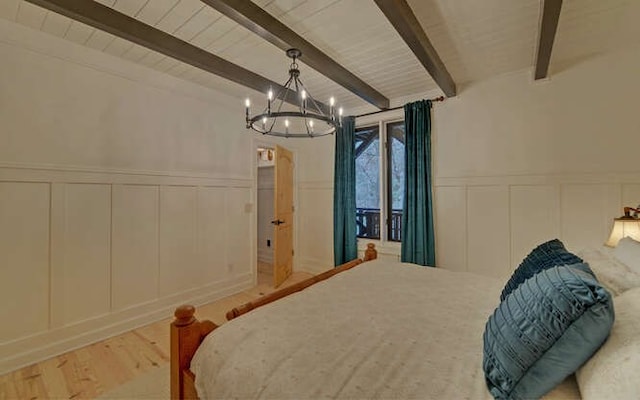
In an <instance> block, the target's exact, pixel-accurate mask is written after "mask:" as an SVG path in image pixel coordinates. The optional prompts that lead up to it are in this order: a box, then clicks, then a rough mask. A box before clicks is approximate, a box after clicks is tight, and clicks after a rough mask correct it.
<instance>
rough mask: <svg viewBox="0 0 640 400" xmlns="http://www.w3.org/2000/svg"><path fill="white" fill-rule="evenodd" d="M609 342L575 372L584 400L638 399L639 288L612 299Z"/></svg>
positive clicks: (639, 359)
mask: <svg viewBox="0 0 640 400" xmlns="http://www.w3.org/2000/svg"><path fill="white" fill-rule="evenodd" d="M613 304H614V307H615V310H616V320H615V322H614V323H613V328H611V334H610V335H609V339H607V341H606V342H605V343H604V344H603V345H602V347H601V348H600V350H598V351H597V352H596V353H595V354H594V355H593V357H591V359H589V361H587V362H586V363H585V364H584V365H583V366H582V367H581V368H580V369H578V372H577V373H576V378H577V380H578V387H579V388H580V394H581V395H582V399H583V400H589V399H597V400H603V399H640V378H639V375H638V373H639V371H640V318H638V316H640V288H635V289H631V290H628V291H626V292H624V293H623V294H622V295H620V296H618V297H616V298H614V299H613Z"/></svg>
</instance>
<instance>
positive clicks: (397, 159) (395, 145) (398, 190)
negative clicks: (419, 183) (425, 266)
mask: <svg viewBox="0 0 640 400" xmlns="http://www.w3.org/2000/svg"><path fill="white" fill-rule="evenodd" d="M387 137H388V141H389V147H388V157H389V159H388V160H389V164H388V168H389V169H388V171H389V183H388V184H389V187H388V191H387V193H389V206H390V209H389V210H388V213H389V216H390V218H389V229H388V231H389V233H388V240H391V241H396V242H399V241H400V240H401V237H400V232H401V230H402V229H401V228H402V206H403V205H402V203H403V201H404V122H394V123H391V124H387Z"/></svg>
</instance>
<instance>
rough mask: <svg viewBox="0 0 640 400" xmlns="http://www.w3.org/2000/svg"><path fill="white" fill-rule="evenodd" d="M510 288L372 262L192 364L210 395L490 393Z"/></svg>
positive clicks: (274, 308)
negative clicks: (489, 366)
mask: <svg viewBox="0 0 640 400" xmlns="http://www.w3.org/2000/svg"><path fill="white" fill-rule="evenodd" d="M501 289H502V282H499V281H496V280H493V279H490V278H484V277H481V276H477V275H472V274H465V273H453V272H449V271H444V270H441V269H436V268H425V267H419V266H415V265H412V264H401V263H389V262H383V261H372V262H367V263H365V264H363V265H360V266H358V267H356V268H354V269H351V270H349V271H346V272H343V273H340V274H338V275H336V276H334V277H333V278H331V279H329V280H327V281H323V282H321V283H318V284H316V285H314V286H312V287H310V288H308V289H306V290H304V291H302V292H299V293H296V294H294V295H291V296H289V297H287V298H285V299H282V300H279V301H277V302H274V303H271V304H269V305H266V306H264V307H262V308H260V309H259V310H257V311H254V312H251V313H248V314H246V315H244V316H242V317H239V318H237V319H235V320H233V321H231V322H229V323H227V324H225V325H223V326H222V327H220V328H218V329H216V330H215V331H213V332H212V334H210V335H209V336H208V337H207V338H206V340H205V341H204V342H203V344H202V346H200V348H199V350H198V351H197V353H196V355H195V357H194V359H193V361H192V363H191V369H192V371H193V372H194V373H195V375H196V389H197V391H198V394H199V396H200V398H202V399H208V398H219V399H220V398H222V399H226V398H242V399H244V398H269V399H320V398H345V399H370V398H383V399H411V398H414V399H490V398H491V396H490V395H489V393H488V391H487V389H486V386H485V382H484V375H483V372H482V333H483V331H484V326H485V323H486V321H487V318H488V316H489V314H490V313H492V312H493V310H494V308H495V307H496V306H497V304H498V302H499V293H500V290H501ZM567 390H568V391H567ZM558 394H559V397H560V398H571V397H576V396H577V394H576V392H575V387H574V386H569V387H568V388H567V387H563V388H561V391H560V393H558Z"/></svg>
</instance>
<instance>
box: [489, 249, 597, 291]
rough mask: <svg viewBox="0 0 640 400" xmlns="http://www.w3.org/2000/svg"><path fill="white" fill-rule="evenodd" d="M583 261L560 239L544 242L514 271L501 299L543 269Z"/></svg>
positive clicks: (586, 270) (588, 270) (587, 270)
mask: <svg viewBox="0 0 640 400" xmlns="http://www.w3.org/2000/svg"><path fill="white" fill-rule="evenodd" d="M582 262H583V260H582V259H581V258H580V257H578V256H576V255H575V254H572V253H570V252H569V251H567V249H566V248H565V247H564V244H562V242H561V241H560V240H558V239H553V240H549V241H548V242H545V243H542V244H541V245H539V246H538V247H536V248H535V249H533V250H532V251H531V253H529V255H527V257H526V258H525V259H524V260H522V262H521V263H520V265H519V266H518V268H516V270H515V271H514V272H513V275H511V278H510V279H509V281H508V282H507V284H506V285H505V287H504V289H503V290H502V294H501V295H500V301H503V300H504V299H505V298H506V297H507V296H508V295H509V293H511V292H512V291H513V290H514V289H515V288H517V287H518V286H520V284H522V282H524V281H526V280H527V279H529V278H531V277H532V276H534V275H535V274H537V273H538V272H540V271H542V270H545V269H547V268H551V267H555V266H557V265H571V264H577V263H582ZM585 272H589V273H591V274H593V272H591V270H590V269H589V268H587V269H585Z"/></svg>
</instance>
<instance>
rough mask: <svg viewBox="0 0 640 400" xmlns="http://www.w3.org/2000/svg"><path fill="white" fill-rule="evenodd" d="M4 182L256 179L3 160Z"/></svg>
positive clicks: (239, 182)
mask: <svg viewBox="0 0 640 400" xmlns="http://www.w3.org/2000/svg"><path fill="white" fill-rule="evenodd" d="M0 181H6V182H65V183H110V184H122V185H126V184H130V185H167V186H213V187H220V186H222V187H251V184H252V182H253V181H252V180H251V179H248V178H245V177H241V176H232V175H228V174H222V173H217V174H216V173H212V174H205V173H198V172H175V171H145V170H120V169H112V168H98V167H81V166H61V165H49V164H21V163H7V162H0Z"/></svg>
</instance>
